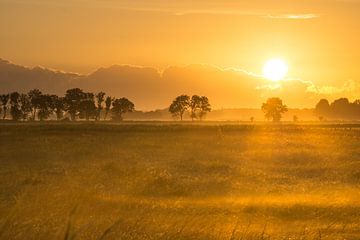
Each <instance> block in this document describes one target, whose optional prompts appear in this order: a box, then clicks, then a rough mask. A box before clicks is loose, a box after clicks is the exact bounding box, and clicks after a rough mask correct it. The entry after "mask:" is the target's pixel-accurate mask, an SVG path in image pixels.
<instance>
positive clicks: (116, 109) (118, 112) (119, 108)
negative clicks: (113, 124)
mask: <svg viewBox="0 0 360 240" xmlns="http://www.w3.org/2000/svg"><path fill="white" fill-rule="evenodd" d="M112 106H113V108H112V109H111V112H112V119H113V120H115V121H122V120H123V117H122V116H123V114H125V113H127V112H133V111H134V110H135V105H134V104H133V103H132V102H131V101H129V100H128V99H127V98H119V99H115V100H114V101H113V103H112Z"/></svg>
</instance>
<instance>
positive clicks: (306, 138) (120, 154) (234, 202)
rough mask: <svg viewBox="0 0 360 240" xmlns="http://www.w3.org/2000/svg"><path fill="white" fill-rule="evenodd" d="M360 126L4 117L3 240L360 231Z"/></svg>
mask: <svg viewBox="0 0 360 240" xmlns="http://www.w3.org/2000/svg"><path fill="white" fill-rule="evenodd" d="M359 140H360V128H359V126H358V125H336V124H334V125H314V124H312V125H300V124H297V125H289V124H288V125H274V126H273V125H256V126H255V125H238V124H219V123H211V124H164V123H163V124H161V123H151V124H147V123H133V124H87V123H77V124H3V125H0V146H1V148H0V162H1V166H2V167H1V169H0V216H1V220H0V239H359V238H360V198H359V197H360V196H359V195H360V191H359V186H360V185H359V184H360V145H359V142H360V141H359Z"/></svg>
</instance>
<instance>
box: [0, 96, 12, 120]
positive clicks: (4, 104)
mask: <svg viewBox="0 0 360 240" xmlns="http://www.w3.org/2000/svg"><path fill="white" fill-rule="evenodd" d="M9 99H10V94H2V95H0V101H1V107H2V111H3V120H4V119H5V118H6V113H7V109H8V104H9Z"/></svg>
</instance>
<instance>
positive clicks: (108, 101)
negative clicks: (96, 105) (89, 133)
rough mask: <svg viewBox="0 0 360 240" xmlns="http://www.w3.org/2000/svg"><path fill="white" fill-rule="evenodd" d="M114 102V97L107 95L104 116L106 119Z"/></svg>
mask: <svg viewBox="0 0 360 240" xmlns="http://www.w3.org/2000/svg"><path fill="white" fill-rule="evenodd" d="M112 102H113V98H112V97H110V96H108V97H106V100H105V116H104V120H106V117H107V115H108V114H109V111H110V108H111V104H112Z"/></svg>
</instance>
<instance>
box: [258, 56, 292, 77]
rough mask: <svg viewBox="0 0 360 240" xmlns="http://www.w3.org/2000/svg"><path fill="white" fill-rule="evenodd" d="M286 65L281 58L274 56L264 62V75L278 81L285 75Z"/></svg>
mask: <svg viewBox="0 0 360 240" xmlns="http://www.w3.org/2000/svg"><path fill="white" fill-rule="evenodd" d="M287 72H288V65H287V64H286V62H285V61H284V60H282V59H278V58H274V59H270V60H269V61H267V62H266V63H265V66H264V68H263V74H264V77H265V78H267V79H269V80H272V81H280V80H283V79H284V78H285V77H286V74H287Z"/></svg>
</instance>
